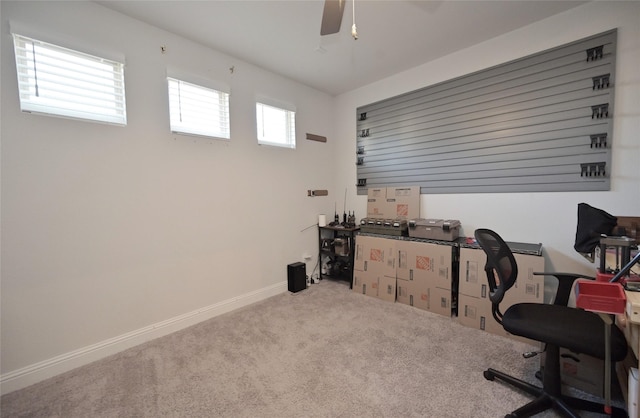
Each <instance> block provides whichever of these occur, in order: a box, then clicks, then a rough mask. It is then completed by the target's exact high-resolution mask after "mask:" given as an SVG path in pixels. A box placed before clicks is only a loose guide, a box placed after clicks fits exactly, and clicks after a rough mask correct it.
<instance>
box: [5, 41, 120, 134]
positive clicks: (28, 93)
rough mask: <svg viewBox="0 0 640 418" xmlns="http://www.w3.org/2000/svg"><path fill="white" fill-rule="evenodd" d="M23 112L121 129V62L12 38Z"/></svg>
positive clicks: (38, 42)
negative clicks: (114, 126) (96, 123)
mask: <svg viewBox="0 0 640 418" xmlns="http://www.w3.org/2000/svg"><path fill="white" fill-rule="evenodd" d="M13 41H14V49H15V55H16V69H17V72H18V88H19V92H20V108H21V110H22V111H24V112H33V113H41V114H47V115H55V116H63V117H69V118H78V119H85V120H92V121H99V122H107V123H113V124H118V125H126V123H127V114H126V106H125V94H124V64H122V63H120V62H115V61H110V60H107V59H103V58H100V57H95V56H92V55H88V54H84V53H82V52H78V51H73V50H71V49H67V48H63V47H60V46H56V45H52V44H49V43H46V42H42V41H38V40H35V39H31V38H27V37H25V36H21V35H18V34H13Z"/></svg>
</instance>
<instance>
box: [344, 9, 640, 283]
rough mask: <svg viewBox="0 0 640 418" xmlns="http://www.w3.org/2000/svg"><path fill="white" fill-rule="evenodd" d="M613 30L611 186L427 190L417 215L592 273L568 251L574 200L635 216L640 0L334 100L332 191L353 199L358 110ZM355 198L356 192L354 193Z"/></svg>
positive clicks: (550, 24)
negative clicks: (528, 245)
mask: <svg viewBox="0 0 640 418" xmlns="http://www.w3.org/2000/svg"><path fill="white" fill-rule="evenodd" d="M613 28H618V46H617V53H618V56H617V62H616V75H615V80H616V81H615V83H616V91H615V92H616V96H615V103H614V126H613V141H612V147H613V154H612V169H613V171H612V173H611V175H612V177H611V180H612V181H611V184H612V187H611V191H608V192H587V193H577V192H576V193H521V194H519V193H505V194H436V195H434V194H430V195H422V196H421V216H422V217H426V218H449V219H460V221H461V222H462V226H463V234H464V235H467V236H473V231H474V230H475V229H476V228H480V227H487V228H492V229H494V230H496V231H497V232H498V233H500V234H501V235H502V236H503V237H504V238H505V239H506V240H509V241H520V242H533V243H538V242H539V243H542V244H543V252H544V255H545V259H546V268H547V270H556V271H575V272H580V273H583V274H586V273H590V274H593V269H594V265H593V264H590V263H587V262H586V261H585V260H584V259H583V258H582V257H581V256H580V255H578V254H577V253H576V252H575V251H574V250H573V243H574V239H575V232H576V222H577V205H578V203H580V202H586V203H589V204H591V205H593V206H595V207H598V208H601V209H604V210H606V211H608V212H609V213H611V214H614V215H620V216H640V70H639V69H640V2H610V1H606V2H593V3H588V4H586V5H584V6H580V7H577V8H575V9H571V10H570V11H568V12H565V13H563V14H560V15H557V16H554V17H551V18H548V19H546V20H543V21H540V22H538V23H535V24H532V25H530V26H527V27H525V28H522V29H520V30H517V31H514V32H511V33H508V34H506V35H503V36H500V37H497V38H494V39H492V40H489V41H487V42H484V43H481V44H479V45H476V46H474V47H471V48H468V49H465V50H462V51H459V52H456V53H454V54H451V55H449V56H446V57H444V58H441V59H438V60H436V61H434V62H431V63H428V64H425V65H422V66H420V67H416V68H413V69H411V70H409V71H406V72H404V73H401V74H397V75H395V76H392V77H389V78H387V79H384V80H382V81H380V82H377V83H374V84H371V85H368V86H366V87H363V88H361V89H358V90H356V91H352V92H349V93H346V94H344V95H342V96H340V97H338V98H337V104H336V106H335V112H334V117H335V119H336V126H337V136H338V137H340V138H350V140H348V141H343V142H341V143H340V146H339V149H337V155H338V156H339V159H338V161H339V163H338V164H337V166H336V168H337V173H338V176H337V181H338V184H337V185H336V188H337V189H338V190H340V188H341V183H342V184H343V185H342V188H344V187H349V189H350V199H351V198H353V199H354V200H355V201H356V202H357V208H356V212H357V213H359V214H360V215H361V216H364V215H363V214H365V213H366V196H357V197H356V196H355V193H356V187H355V186H354V183H355V181H354V180H353V179H355V178H356V166H355V163H354V161H355V149H356V140H355V138H356V135H355V133H356V108H357V107H358V106H363V105H366V104H369V103H373V102H376V101H379V100H383V99H386V98H389V97H394V96H396V95H399V94H402V93H406V92H409V91H413V90H416V89H419V88H422V87H426V86H429V85H432V84H436V83H439V82H442V81H445V80H448V79H452V78H455V77H459V76H462V75H465V74H469V73H472V72H475V71H479V70H482V69H484V68H488V67H491V66H494V65H498V64H501V63H504V62H508V61H511V60H514V59H517V58H521V57H524V56H527V55H530V54H533V53H536V52H540V51H543V50H545V49H548V48H553V47H556V46H560V45H562V44H565V43H569V42H573V41H576V40H578V39H581V38H584V37H588V36H591V35H595V34H597V33H600V32H604V31H607V30H609V29H613ZM351 196H353V197H351Z"/></svg>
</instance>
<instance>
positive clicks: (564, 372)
mask: <svg viewBox="0 0 640 418" xmlns="http://www.w3.org/2000/svg"><path fill="white" fill-rule="evenodd" d="M545 358H546V353H542V355H541V356H540V367H541V368H542V369H544V362H545ZM611 373H612V374H611V376H615V370H613V369H612V372H611ZM560 376H561V381H562V383H563V384H565V385H567V386H571V387H574V388H576V389H580V390H582V391H585V392H587V393H590V394H592V395H595V396H598V397H604V360H601V359H597V358H595V357H591V356H587V355H586V354H579V353H574V352H573V351H571V350H568V349H566V348H562V347H561V348H560Z"/></svg>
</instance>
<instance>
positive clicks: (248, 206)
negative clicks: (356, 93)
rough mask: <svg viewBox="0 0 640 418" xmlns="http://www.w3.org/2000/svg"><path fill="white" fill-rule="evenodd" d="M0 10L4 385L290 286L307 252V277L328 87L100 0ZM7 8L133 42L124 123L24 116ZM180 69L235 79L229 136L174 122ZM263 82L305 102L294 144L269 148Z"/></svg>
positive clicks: (328, 204)
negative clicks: (258, 122)
mask: <svg viewBox="0 0 640 418" xmlns="http://www.w3.org/2000/svg"><path fill="white" fill-rule="evenodd" d="M1 7H2V9H1V18H2V26H1V29H2V30H1V33H2V38H1V42H2V43H1V49H2V51H1V52H2V55H1V61H2V64H1V65H2V67H1V69H2V71H1V73H2V79H1V81H2V93H1V94H2V97H1V99H2V101H1V106H2V107H1V109H2V114H1V116H2V127H1V135H2V138H1V139H2V161H1V162H2V171H1V179H2V206H1V215H2V218H1V221H2V235H1V239H2V254H1V255H2V270H1V278H2V281H1V286H2V287H1V297H2V299H1V305H2V311H1V316H2V323H1V330H2V346H1V350H0V351H1V356H2V357H1V364H2V383H3V385H2V389H3V391H5V392H6V391H10V390H13V389H16V388H18V387H21V386H24V385H25V384H28V383H33V382H34V381H37V380H40V379H41V378H43V377H48V376H50V375H53V374H56V373H58V372H60V371H64V370H67V369H69V368H70V367H73V366H75V365H79V364H82V363H85V362H87V361H89V360H92V359H95V358H99V357H101V356H103V355H105V354H109V353H110V352H114V351H118V350H120V349H122V348H124V347H126V346H128V345H133V344H135V343H139V342H141V341H143V340H145V339H148V338H151V337H154V336H158V335H160V334H162V333H166V332H169V331H170V330H172V329H176V328H180V327H182V326H185V325H188V324H189V323H192V322H195V321H197V320H201V319H203V318H204V317H206V316H207V315H214V314H218V313H220V312H223V311H226V310H229V309H232V308H236V307H238V306H241V305H242V304H246V303H249V302H251V301H254V300H256V299H260V298H264V297H266V296H270V295H272V294H275V293H278V292H282V291H286V266H287V264H289V263H292V262H296V261H302V255H303V253H305V252H306V253H309V254H312V255H314V258H313V259H312V260H311V261H310V262H309V263H308V266H307V272H308V273H311V269H312V268H313V267H314V265H315V259H316V258H315V253H316V251H317V230H316V229H315V228H310V229H307V230H306V231H303V232H301V231H302V230H303V229H304V228H306V227H308V226H310V225H314V224H315V223H316V222H317V215H318V213H333V208H334V197H335V196H336V194H335V193H334V190H333V189H332V187H331V186H332V185H333V183H334V180H333V177H332V176H333V171H332V170H327V166H328V165H329V164H331V158H332V156H333V154H334V150H333V148H334V146H335V145H334V142H333V138H334V135H333V132H332V128H331V127H332V126H333V124H332V119H331V117H332V116H333V115H332V114H331V108H332V98H331V97H330V96H328V95H326V94H324V93H320V92H318V91H316V90H313V89H310V88H308V87H305V86H303V85H300V84H297V83H294V82H292V81H289V80H287V79H284V78H282V77H280V76H278V75H275V74H272V73H269V72H266V71H264V70H261V69H259V68H257V67H254V66H252V65H249V64H247V63H245V62H242V61H239V60H237V59H234V58H232V57H229V56H226V55H223V54H221V53H218V52H216V51H212V50H210V49H207V48H205V47H203V46H201V45H199V44H196V43H193V42H191V41H187V40H185V39H182V38H180V37H177V36H175V35H172V34H170V33H168V32H165V31H162V30H159V29H157V28H154V27H151V26H148V25H146V24H143V23H141V22H139V21H136V20H133V19H130V18H128V17H125V16H123V15H120V14H118V13H115V12H113V11H110V10H108V9H106V8H103V7H102V6H99V5H97V4H95V3H89V2H25V1H21V2H6V1H3V2H2V6H1ZM10 22H11V24H12V25H13V27H15V26H16V24H22V25H23V26H26V27H28V28H30V29H32V30H34V31H35V32H37V33H38V34H41V35H42V36H44V37H45V38H39V39H42V40H49V41H53V42H54V43H58V44H62V45H65V46H68V47H71V48H75V49H80V50H85V48H88V50H89V51H90V52H92V53H99V52H100V51H102V52H104V53H105V54H106V55H114V54H115V55H121V56H123V57H124V58H125V60H126V68H125V77H126V98H127V113H128V125H127V126H126V127H117V126H109V125H102V124H95V123H88V122H81V121H76V120H68V119H61V118H54V117H48V116H40V115H31V114H26V113H21V112H20V110H19V103H18V97H17V84H16V70H15V61H14V56H13V46H12V39H11V35H10ZM161 46H166V48H167V53H166V54H162V53H161V50H160V47H161ZM232 66H234V67H235V71H234V72H233V74H231V72H230V71H229V68H230V67H232ZM167 68H172V69H174V70H181V71H183V72H185V73H190V74H193V75H195V76H197V77H201V78H208V79H213V80H217V81H221V82H224V83H227V84H228V85H229V86H230V87H231V102H230V103H231V141H230V142H223V141H216V140H209V139H202V138H196V137H189V136H179V135H173V134H171V133H170V132H169V118H168V104H167V87H166V71H167ZM256 95H267V96H271V97H273V98H274V99H279V100H281V101H284V102H288V103H293V104H294V105H296V107H297V115H296V122H297V138H298V146H297V148H296V149H295V150H288V149H280V148H274V147H264V146H258V145H257V142H256V134H255V98H256ZM306 132H309V133H314V134H319V135H325V136H327V137H328V138H329V141H328V142H327V143H320V142H314V141H307V140H305V139H304V137H305V133H306ZM307 189H329V193H330V195H329V197H327V198H323V197H317V198H309V197H307V193H306V191H307ZM340 195H341V196H342V193H340ZM341 199H342V198H341ZM203 310H204V311H205V312H201V311H203Z"/></svg>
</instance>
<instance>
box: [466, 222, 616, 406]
mask: <svg viewBox="0 0 640 418" xmlns="http://www.w3.org/2000/svg"><path fill="white" fill-rule="evenodd" d="M475 238H476V240H477V242H478V244H479V245H480V247H481V248H482V249H483V250H484V252H485V253H486V255H487V264H486V265H485V272H486V275H487V279H488V281H489V290H490V294H489V298H490V299H491V304H492V312H493V317H494V318H495V320H496V321H498V322H499V323H500V324H502V326H503V327H504V329H505V330H506V331H507V332H509V333H511V334H513V335H518V336H521V337H525V338H529V339H532V340H536V341H540V342H542V343H544V344H545V345H546V349H545V351H546V359H545V364H544V369H543V373H542V387H537V386H535V385H532V384H530V383H528V382H525V381H523V380H520V379H516V378H515V377H512V376H509V375H507V374H505V373H502V372H500V371H497V370H494V369H488V370H486V371H485V372H484V377H485V378H486V379H487V380H494V379H496V378H497V379H499V380H502V381H504V382H505V383H508V384H510V385H512V386H515V387H516V388H518V389H521V390H523V391H525V392H527V393H529V394H531V395H533V396H535V397H536V399H534V400H533V401H532V402H530V403H528V404H526V405H524V406H523V407H521V408H518V409H517V410H515V411H513V412H512V413H510V414H508V415H506V418H515V417H530V416H532V415H535V414H537V413H540V412H542V411H545V410H547V409H551V408H553V409H555V410H556V411H558V412H560V413H561V414H562V415H563V416H566V417H579V415H578V414H577V413H576V412H574V409H577V410H584V411H592V412H600V413H605V408H604V404H600V403H597V402H592V401H587V400H585V399H578V398H573V397H569V396H565V395H563V394H562V393H561V381H560V355H559V348H560V347H565V348H568V349H570V350H572V351H574V352H576V353H584V354H586V355H590V356H593V357H597V358H599V359H604V358H605V328H604V327H605V323H604V321H603V320H602V318H601V317H600V316H599V315H598V314H596V313H593V312H588V311H585V310H582V309H576V308H570V307H568V306H567V303H568V301H569V296H570V293H571V287H572V285H573V282H574V280H575V279H577V278H583V277H584V276H579V275H575V274H567V273H558V274H553V275H554V276H555V277H557V278H558V291H557V293H556V297H555V300H554V303H553V304H541V303H517V304H514V305H512V306H511V307H509V308H508V309H507V310H506V311H505V312H504V313H502V312H501V311H500V302H502V299H503V298H504V295H505V293H506V292H507V291H508V290H509V289H510V288H511V287H512V286H513V285H514V283H515V281H516V278H517V276H518V266H517V264H516V260H515V258H514V256H513V254H512V252H511V250H510V248H509V246H508V245H507V244H506V243H505V242H504V241H503V240H502V238H501V237H500V236H499V235H498V234H496V233H495V232H493V231H491V230H489V229H478V230H476V231H475ZM545 274H548V273H545ZM610 343H611V346H610V347H611V360H612V361H620V360H622V359H624V358H625V356H626V354H627V343H626V341H625V338H624V335H623V333H622V332H621V331H620V330H619V329H618V328H617V327H616V326H613V327H612V329H611V340H610ZM612 415H613V416H615V417H618V416H619V417H626V416H627V414H626V412H625V410H624V409H621V408H617V407H613V408H612Z"/></svg>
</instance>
